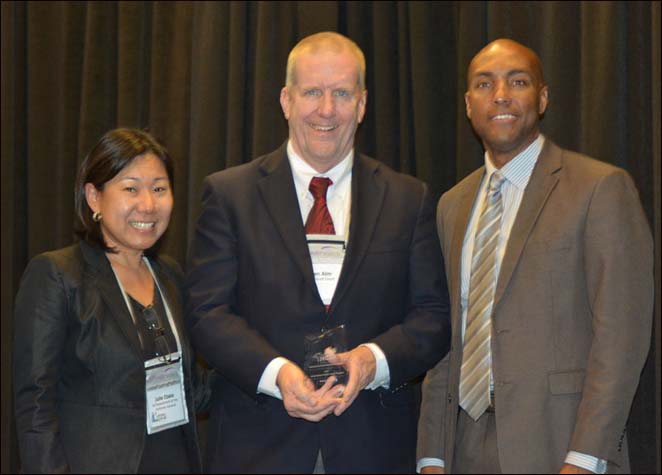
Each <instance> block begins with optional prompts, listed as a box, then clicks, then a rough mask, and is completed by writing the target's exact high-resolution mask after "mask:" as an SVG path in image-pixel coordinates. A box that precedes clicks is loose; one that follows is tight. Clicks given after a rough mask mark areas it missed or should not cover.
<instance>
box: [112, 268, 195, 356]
mask: <svg viewBox="0 0 662 475" xmlns="http://www.w3.org/2000/svg"><path fill="white" fill-rule="evenodd" d="M143 261H145V264H147V268H148V269H149V272H150V274H152V278H153V279H154V284H155V285H156V288H157V289H158V291H159V293H160V294H161V300H162V301H163V307H164V308H165V311H166V316H167V317H168V324H169V325H170V329H171V330H172V334H173V335H174V337H175V341H176V342H177V351H178V352H179V354H180V355H181V354H182V346H181V343H180V341H179V333H177V327H176V326H175V320H174V318H173V317H172V313H171V312H170V305H168V301H167V300H166V298H165V295H164V293H163V290H162V289H161V284H159V279H157V278H156V274H154V270H153V269H152V265H151V264H150V263H149V259H147V258H146V257H145V256H143ZM110 268H111V269H112V270H113V274H115V279H116V280H117V285H119V287H120V291H121V292H122V297H124V302H125V303H126V307H127V308H128V309H129V313H130V314H131V320H132V321H133V324H134V325H135V324H136V316H135V315H134V313H133V306H132V305H131V302H130V301H129V296H128V295H127V294H126V291H125V290H124V287H123V286H122V282H121V281H120V278H119V277H118V276H117V272H115V269H113V266H112V265H111V266H110ZM138 339H139V340H140V345H141V346H143V341H142V337H141V336H140V332H138Z"/></svg>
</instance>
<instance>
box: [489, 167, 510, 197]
mask: <svg viewBox="0 0 662 475" xmlns="http://www.w3.org/2000/svg"><path fill="white" fill-rule="evenodd" d="M505 180H506V178H505V177H504V176H503V175H502V174H501V172H494V173H492V176H491V177H490V184H489V187H488V193H489V194H493V193H499V192H500V191H501V185H503V182H504V181H505Z"/></svg>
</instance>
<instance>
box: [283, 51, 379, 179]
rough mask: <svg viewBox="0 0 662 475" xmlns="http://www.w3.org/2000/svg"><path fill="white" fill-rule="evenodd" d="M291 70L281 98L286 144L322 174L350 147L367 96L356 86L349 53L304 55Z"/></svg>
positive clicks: (356, 70)
mask: <svg viewBox="0 0 662 475" xmlns="http://www.w3.org/2000/svg"><path fill="white" fill-rule="evenodd" d="M295 68H296V69H295V78H296V79H295V82H294V84H292V85H290V86H285V87H284V88H283V89H282V91H281V94H280V104H281V107H282V108H283V113H284V114H285V118H286V119H287V121H288V124H289V130H290V141H291V143H292V146H293V147H294V150H295V151H296V153H297V154H298V155H299V156H301V158H303V160H305V161H306V162H307V163H308V164H309V165H310V166H312V167H313V168H314V169H315V170H317V171H318V172H325V171H327V170H329V169H331V168H333V167H334V166H335V165H337V164H338V163H340V161H341V160H342V159H343V158H344V157H345V156H346V155H347V154H348V153H349V151H350V150H351V149H352V147H353V146H354V134H355V133H356V129H357V127H358V125H359V123H361V121H362V120H363V116H364V114H365V105H366V100H367V94H368V93H367V91H365V90H362V89H361V87H360V86H359V62H358V60H357V58H356V56H355V55H354V54H353V53H352V52H351V51H350V50H349V49H348V48H344V49H341V50H339V51H338V50H330V49H328V50H327V49H323V50H321V51H318V52H315V53H314V54H313V53H309V52H303V53H301V54H300V55H299V56H298V57H297V60H296V66H295Z"/></svg>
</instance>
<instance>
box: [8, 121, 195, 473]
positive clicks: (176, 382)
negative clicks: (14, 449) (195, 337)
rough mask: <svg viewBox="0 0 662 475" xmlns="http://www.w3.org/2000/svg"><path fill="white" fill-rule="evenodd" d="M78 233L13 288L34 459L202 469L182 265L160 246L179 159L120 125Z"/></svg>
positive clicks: (89, 186) (29, 465) (19, 416)
mask: <svg viewBox="0 0 662 475" xmlns="http://www.w3.org/2000/svg"><path fill="white" fill-rule="evenodd" d="M76 186H77V189H76V214H77V234H78V235H79V237H80V238H81V240H80V242H79V243H78V244H75V245H73V246H70V247H67V248H64V249H60V250H56V251H52V252H47V253H44V254H41V255H39V256H37V257H35V258H34V259H32V261H31V262H30V263H29V265H28V267H27V269H26V271H25V273H24V275H23V279H22V282H21V286H20V289H19V292H18V295H17V297H16V307H15V317H16V334H15V337H16V343H15V355H14V356H15V357H14V386H15V407H16V425H17V431H18V439H19V448H20V453H21V462H22V469H23V471H24V472H30V473H37V472H57V473H64V472H74V473H167V472H168V473H183V472H184V473H186V472H200V471H201V463H200V456H199V449H198V439H197V435H196V424H195V422H196V420H195V406H194V397H193V396H194V395H193V382H192V378H193V374H194V357H193V355H192V353H191V349H190V345H189V341H188V337H187V336H186V333H185V330H184V324H183V321H182V317H183V315H182V304H183V302H182V293H181V292H182V291H181V289H182V285H181V280H182V272H181V269H180V268H179V266H178V265H177V264H176V263H175V262H174V261H172V260H170V259H165V258H163V259H160V258H157V257H156V253H155V251H156V248H157V246H158V243H159V241H160V238H161V236H162V235H163V233H164V232H165V230H166V228H167V227H168V223H169V221H170V214H171V212H172V207H173V193H172V186H173V166H172V161H171V159H170V157H169V155H168V152H167V151H166V149H165V148H164V147H163V145H161V144H160V143H159V142H158V141H157V140H156V139H154V138H153V137H152V136H150V135H149V134H147V133H146V132H143V131H140V130H135V129H116V130H112V131H110V132H108V133H107V134H106V135H104V136H103V137H102V138H101V140H100V141H99V142H98V143H97V145H95V147H94V148H93V149H92V151H91V152H90V154H89V155H88V156H87V157H86V159H85V160H84V162H83V163H82V165H81V169H80V171H79V174H78V178H77V182H76Z"/></svg>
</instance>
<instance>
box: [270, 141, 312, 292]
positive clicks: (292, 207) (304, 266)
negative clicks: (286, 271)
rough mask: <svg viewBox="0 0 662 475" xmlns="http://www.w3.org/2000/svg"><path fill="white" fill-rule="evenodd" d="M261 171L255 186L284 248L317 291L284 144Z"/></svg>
mask: <svg viewBox="0 0 662 475" xmlns="http://www.w3.org/2000/svg"><path fill="white" fill-rule="evenodd" d="M261 170H262V173H264V175H265V176H264V177H263V178H262V179H260V180H259V181H258V183H257V186H258V189H259V190H260V194H261V196H262V199H263V201H264V205H265V207H266V209H267V211H268V212H269V214H270V216H271V218H272V220H273V222H274V224H275V226H276V228H277V229H278V232H279V234H280V236H281V238H282V240H283V244H284V246H285V248H286V249H287V250H288V252H289V253H290V255H291V257H292V259H293V260H294V262H296V264H297V266H298V267H299V270H301V273H302V274H303V276H304V278H305V280H306V282H308V284H309V285H310V286H311V288H312V289H313V291H314V292H315V293H317V286H316V284H315V278H314V276H313V264H312V261H311V260H310V253H309V252H308V243H307V241H306V231H305V229H304V227H303V223H302V222H301V213H300V212H299V201H298V199H297V195H296V189H295V187H294V178H293V177H292V169H291V168H290V163H289V161H288V160H287V152H286V149H285V145H283V146H282V147H280V148H279V149H278V150H276V151H275V152H274V153H272V154H271V155H269V156H268V157H267V158H266V159H265V161H264V163H263V164H262V166H261Z"/></svg>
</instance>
